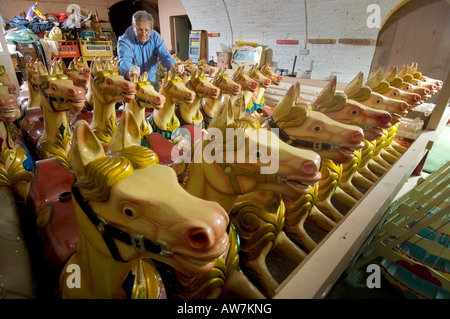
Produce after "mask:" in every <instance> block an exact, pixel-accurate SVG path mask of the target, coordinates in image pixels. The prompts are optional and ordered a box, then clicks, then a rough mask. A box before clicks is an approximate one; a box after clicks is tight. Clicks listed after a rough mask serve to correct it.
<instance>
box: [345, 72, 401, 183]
mask: <svg viewBox="0 0 450 319" xmlns="http://www.w3.org/2000/svg"><path fill="white" fill-rule="evenodd" d="M363 77H364V75H363V73H362V72H359V73H358V74H357V75H356V77H355V78H354V79H353V80H352V81H350V83H349V84H348V85H347V87H346V88H345V90H344V92H345V93H346V94H347V97H348V98H349V99H352V100H356V101H358V102H360V103H362V104H364V105H366V106H368V107H372V108H375V109H380V110H385V111H388V112H390V113H391V116H392V123H393V125H395V124H397V123H398V122H399V121H400V119H401V117H403V116H406V115H407V114H408V112H409V111H408V109H409V104H407V103H406V102H404V101H401V100H396V99H390V98H387V97H385V96H383V95H381V94H379V93H376V92H373V91H372V89H371V88H370V87H368V86H367V85H363ZM392 140H393V138H392V136H391V138H389V139H388V132H387V131H383V135H382V136H381V137H379V138H378V139H376V140H375V141H373V142H369V144H372V146H373V152H371V153H370V152H369V153H368V154H367V155H369V156H371V159H370V160H368V161H364V162H365V163H366V164H367V165H365V166H360V167H359V168H358V171H359V172H360V173H361V174H362V175H363V176H364V177H365V178H366V179H368V183H369V184H370V183H372V184H373V183H374V182H376V181H377V180H378V179H379V177H380V176H381V175H383V174H384V173H385V172H386V171H387V169H389V168H390V166H391V165H392V164H390V163H388V162H387V161H386V160H385V159H383V158H382V157H381V155H380V152H382V151H383V149H384V148H385V147H387V146H388V145H389V143H391V142H392ZM366 148H370V145H367V146H366Z"/></svg>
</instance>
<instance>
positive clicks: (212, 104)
mask: <svg viewBox="0 0 450 319" xmlns="http://www.w3.org/2000/svg"><path fill="white" fill-rule="evenodd" d="M211 82H212V84H213V85H214V86H216V87H218V88H219V89H220V95H219V96H218V97H217V98H212V97H205V98H204V99H203V101H202V103H201V107H200V110H201V112H202V114H203V120H204V121H205V127H208V125H209V123H210V122H211V120H212V118H213V117H214V115H215V114H216V113H217V110H218V109H219V108H220V105H221V99H222V96H223V95H224V94H228V95H229V96H233V97H234V96H236V95H237V94H238V93H239V92H241V89H242V86H241V85H240V84H237V83H236V82H235V81H233V79H232V78H231V77H230V76H229V75H228V73H227V71H226V69H220V70H219V71H217V72H216V73H215V75H214V78H213V79H212V81H211Z"/></svg>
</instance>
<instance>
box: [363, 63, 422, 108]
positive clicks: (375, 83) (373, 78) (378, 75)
mask: <svg viewBox="0 0 450 319" xmlns="http://www.w3.org/2000/svg"><path fill="white" fill-rule="evenodd" d="M383 78H384V73H383V70H382V69H378V71H376V72H371V73H370V74H369V76H368V78H367V81H366V83H365V85H367V86H368V87H370V88H371V89H372V91H374V92H377V93H380V94H381V95H383V96H386V97H388V98H391V99H396V100H402V101H403V102H406V103H408V104H409V105H410V106H411V107H414V106H417V105H420V104H422V97H421V96H420V95H419V94H416V93H412V92H407V91H403V90H400V89H398V88H396V87H393V86H392V85H390V84H389V82H387V81H385V80H383ZM408 111H411V109H409V110H408Z"/></svg>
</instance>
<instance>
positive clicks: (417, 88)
mask: <svg viewBox="0 0 450 319" xmlns="http://www.w3.org/2000/svg"><path fill="white" fill-rule="evenodd" d="M396 77H399V78H401V79H402V81H403V83H402V84H400V85H399V86H398V88H399V89H401V90H404V91H407V92H413V93H416V94H419V95H420V96H421V98H422V100H423V101H426V100H428V99H430V98H431V97H432V95H433V94H435V93H437V88H436V85H434V84H431V87H429V86H428V85H427V86H421V85H415V84H413V83H412V80H413V79H414V77H413V76H412V75H411V74H408V66H407V65H403V66H402V67H401V68H399V70H398V72H397V74H396Z"/></svg>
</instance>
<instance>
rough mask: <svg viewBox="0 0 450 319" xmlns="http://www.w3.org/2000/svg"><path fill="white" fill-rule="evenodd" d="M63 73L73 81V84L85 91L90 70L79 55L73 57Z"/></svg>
mask: <svg viewBox="0 0 450 319" xmlns="http://www.w3.org/2000/svg"><path fill="white" fill-rule="evenodd" d="M64 73H65V74H66V75H67V77H68V78H69V79H71V80H72V81H73V84H75V85H76V86H79V87H82V88H83V89H84V90H85V91H86V92H87V90H88V82H89V73H90V70H89V68H87V67H86V66H85V65H84V63H83V60H82V58H81V57H78V58H73V60H72V61H70V63H69V66H68V67H67V69H66V70H65V71H64Z"/></svg>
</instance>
